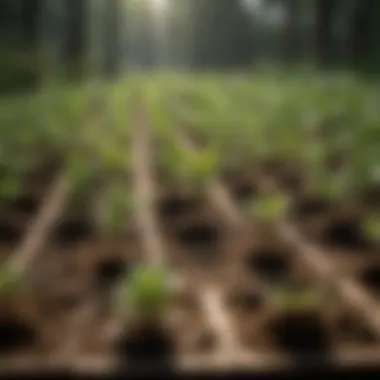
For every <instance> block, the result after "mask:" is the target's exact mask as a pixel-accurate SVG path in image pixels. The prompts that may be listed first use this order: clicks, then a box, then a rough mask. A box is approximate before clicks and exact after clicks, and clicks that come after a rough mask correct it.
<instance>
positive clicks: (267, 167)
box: [261, 159, 286, 177]
mask: <svg viewBox="0 0 380 380" xmlns="http://www.w3.org/2000/svg"><path fill="white" fill-rule="evenodd" d="M261 167H262V171H263V172H264V174H266V175H268V176H274V177H276V176H278V175H280V174H281V172H282V171H283V170H284V169H285V167H286V163H285V162H284V161H282V160H280V159H268V160H265V161H264V162H263V163H262V164H261Z"/></svg>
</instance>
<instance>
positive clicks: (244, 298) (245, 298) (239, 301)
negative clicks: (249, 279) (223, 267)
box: [228, 289, 265, 313]
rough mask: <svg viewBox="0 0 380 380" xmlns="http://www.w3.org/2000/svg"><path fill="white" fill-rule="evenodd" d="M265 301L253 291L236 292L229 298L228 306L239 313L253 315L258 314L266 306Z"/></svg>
mask: <svg viewBox="0 0 380 380" xmlns="http://www.w3.org/2000/svg"><path fill="white" fill-rule="evenodd" d="M264 303H265V300H264V298H263V297H262V295H261V294H258V293H255V292H254V291H252V290H248V289H247V290H243V291H239V292H235V293H234V294H232V295H231V296H230V297H229V300H228V304H229V306H230V307H232V308H233V309H236V310H238V311H242V312H246V313H252V312H257V311H259V310H261V309H262V307H263V306H264Z"/></svg>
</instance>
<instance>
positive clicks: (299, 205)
mask: <svg viewBox="0 0 380 380" xmlns="http://www.w3.org/2000/svg"><path fill="white" fill-rule="evenodd" d="M331 207H332V205H331V203H330V202H329V201H327V200H325V199H322V198H307V199H301V200H298V201H296V202H295V203H294V205H293V207H292V210H291V215H292V217H293V218H294V219H295V220H299V221H301V220H307V219H311V218H316V217H321V216H325V215H327V214H328V213H329V211H331Z"/></svg>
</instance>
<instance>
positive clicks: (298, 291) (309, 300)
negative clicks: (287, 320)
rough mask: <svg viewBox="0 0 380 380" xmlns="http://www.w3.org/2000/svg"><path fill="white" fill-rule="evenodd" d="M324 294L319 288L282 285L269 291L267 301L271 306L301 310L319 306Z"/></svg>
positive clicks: (287, 309)
mask: <svg viewBox="0 0 380 380" xmlns="http://www.w3.org/2000/svg"><path fill="white" fill-rule="evenodd" d="M324 300H325V295H324V293H323V292H321V291H319V290H314V289H310V288H307V287H304V288H295V289H294V288H293V289H292V287H284V288H280V289H276V290H273V291H271V292H270V294H269V302H270V303H271V305H272V306H273V307H275V308H276V309H280V310H286V311H302V310H309V309H315V308H319V307H320V306H321V304H322V303H323V302H324Z"/></svg>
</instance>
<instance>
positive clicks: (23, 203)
mask: <svg viewBox="0 0 380 380" xmlns="http://www.w3.org/2000/svg"><path fill="white" fill-rule="evenodd" d="M38 207H39V201H38V199H37V198H36V197H35V196H34V195H32V194H23V195H20V196H19V197H17V198H16V199H14V200H13V201H12V202H11V204H10V209H11V210H12V211H15V212H17V213H21V214H24V215H30V214H34V213H36V212H37V210H38Z"/></svg>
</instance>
